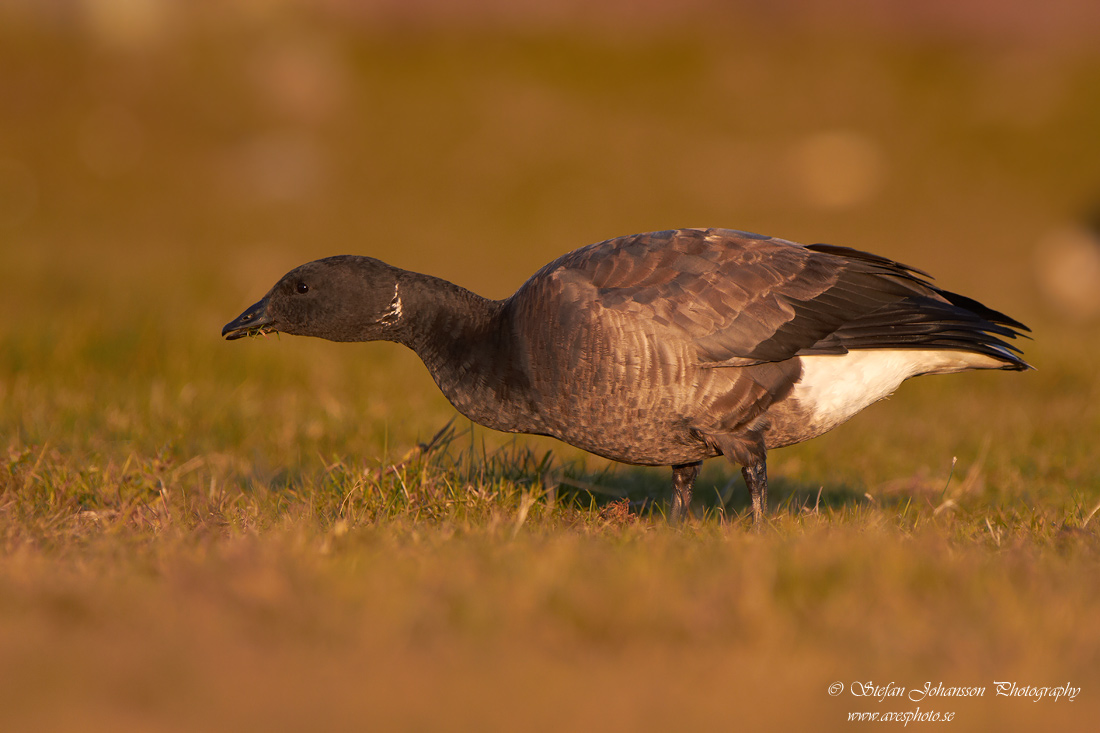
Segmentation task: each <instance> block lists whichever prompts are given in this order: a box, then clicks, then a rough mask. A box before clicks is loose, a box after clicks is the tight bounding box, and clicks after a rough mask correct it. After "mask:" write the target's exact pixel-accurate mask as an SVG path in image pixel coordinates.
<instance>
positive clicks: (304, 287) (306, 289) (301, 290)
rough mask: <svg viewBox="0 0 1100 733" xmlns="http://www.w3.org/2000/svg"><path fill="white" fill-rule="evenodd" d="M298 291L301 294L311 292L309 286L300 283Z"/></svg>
mask: <svg viewBox="0 0 1100 733" xmlns="http://www.w3.org/2000/svg"><path fill="white" fill-rule="evenodd" d="M297 290H298V292H299V293H308V292H309V286H308V285H306V284H305V283H304V282H301V281H299V282H298V287H297Z"/></svg>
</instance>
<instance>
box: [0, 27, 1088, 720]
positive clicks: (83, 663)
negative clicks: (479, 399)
mask: <svg viewBox="0 0 1100 733" xmlns="http://www.w3.org/2000/svg"><path fill="white" fill-rule="evenodd" d="M271 22H276V21H271ZM318 23H319V24H318V25H317V26H310V27H311V28H312V30H311V31H310V33H312V34H315V35H310V34H308V33H305V32H304V31H302V30H301V28H300V27H299V26H298V25H297V24H294V23H290V24H287V25H286V26H285V27H284V26H279V28H281V31H279V32H280V33H283V34H285V35H282V36H278V37H280V38H284V39H285V42H280V43H274V42H264V41H263V39H265V38H267V39H270V38H273V37H275V35H272V34H273V33H274V31H273V30H272V29H271V28H268V29H267V30H264V31H263V32H259V33H257V34H256V35H250V34H249V33H248V32H245V31H241V30H240V29H235V30H234V29H230V30H229V31H226V33H227V35H226V36H225V37H222V36H219V35H217V34H213V33H212V32H209V31H203V30H202V29H201V28H199V29H198V30H196V29H195V28H192V29H191V30H185V31H180V35H179V36H175V37H173V40H171V41H170V42H166V44H167V45H165V46H164V49H163V50H161V51H145V52H141V53H138V52H135V51H133V50H132V49H131V50H129V51H120V50H118V49H113V50H112V49H110V48H105V47H102V46H100V45H97V44H96V42H95V41H94V40H90V39H89V38H88V37H86V36H84V35H81V34H79V33H75V32H73V31H70V30H64V29H62V30H58V29H52V30H42V29H36V27H34V26H27V27H23V28H19V27H16V26H12V27H0V34H2V35H0V61H5V62H12V63H9V64H8V66H9V67H10V73H9V72H5V74H4V75H3V76H2V77H0V85H3V86H2V87H0V91H2V92H3V94H2V95H0V96H3V97H4V98H5V99H10V100H12V103H11V105H10V106H9V108H8V110H7V111H6V112H5V113H4V114H2V115H0V132H2V133H3V134H2V135H0V257H2V262H0V264H2V265H3V267H2V271H3V272H4V273H5V275H6V284H5V287H4V288H0V312H2V313H4V314H5V315H6V318H5V321H4V325H3V330H2V331H0V462H2V465H0V727H2V728H3V729H5V730H30V729H35V730H72V729H74V728H80V729H82V730H97V729H103V730H112V731H118V730H142V731H146V730H166V731H171V730H192V729H195V728H198V727H200V726H201V727H203V728H204V729H214V730H217V729H223V730H239V729H242V728H264V729H270V730H288V731H289V730H301V729H305V728H308V729H317V730H339V729H355V730H361V729H363V728H364V727H368V728H371V729H404V730H437V729H441V728H442V729H446V728H449V729H475V730H505V729H507V730H515V729H536V730H540V729H541V730H561V729H565V728H586V729H592V728H597V727H598V728H601V729H605V730H630V731H635V730H649V729H658V728H670V727H671V728H676V729H685V730H692V729H704V730H712V729H722V730H726V729H729V728H730V727H733V726H745V727H748V728H753V727H765V726H766V727H772V728H778V727H794V726H798V727H800V728H807V727H809V728H815V729H816V728H822V729H831V728H841V727H844V728H847V727H850V724H849V723H848V722H847V720H848V718H847V714H848V713H849V712H853V711H878V712H888V711H892V710H898V711H905V710H913V709H915V708H917V707H918V706H919V707H920V708H921V709H922V710H924V711H928V710H935V711H941V712H942V711H954V712H956V713H957V716H956V720H955V721H954V722H955V724H956V726H962V728H964V729H1004V728H1015V729H1023V728H1031V727H1038V726H1040V725H1042V726H1046V727H1051V728H1054V727H1057V728H1061V729H1067V730H1073V729H1078V730H1086V729H1088V725H1089V724H1090V722H1091V721H1092V720H1095V718H1096V714H1097V712H1098V711H1100V710H1098V703H1097V700H1098V699H1100V698H1098V697H1097V694H1096V691H1097V690H1100V672H1098V671H1097V670H1100V631H1098V629H1100V627H1098V626H1097V624H1096V622H1095V619H1096V618H1098V617H1100V585H1098V584H1097V583H1096V582H1095V581H1094V580H1093V579H1094V578H1095V577H1096V572H1097V569H1098V562H1097V561H1098V551H1100V510H1098V509H1097V507H1098V506H1100V458H1098V457H1097V453H1096V449H1095V446H1096V445H1097V444H1098V443H1100V391H1098V390H1100V387H1098V385H1100V379H1098V373H1097V369H1096V366H1095V365H1096V363H1098V357H1100V347H1098V344H1100V340H1098V338H1097V336H1100V332H1098V331H1097V326H1096V324H1095V323H1088V322H1077V321H1073V320H1072V319H1069V318H1067V317H1065V316H1063V315H1062V314H1059V313H1058V312H1057V311H1055V310H1054V309H1053V308H1052V306H1051V305H1050V304H1048V303H1046V302H1045V301H1044V300H1043V297H1042V295H1041V292H1040V291H1039V290H1038V289H1037V287H1036V286H1035V284H1034V281H1033V278H1032V273H1031V270H1032V269H1033V265H1032V263H1033V260H1032V256H1033V254H1032V253H1033V246H1034V243H1035V241H1036V240H1037V239H1038V238H1040V236H1041V235H1042V233H1043V232H1044V231H1046V230H1047V229H1049V228H1053V227H1056V226H1060V225H1062V224H1064V223H1065V222H1066V221H1067V219H1068V218H1069V217H1070V216H1072V215H1074V214H1075V213H1076V212H1077V211H1078V210H1079V208H1081V206H1082V205H1083V204H1085V203H1087V202H1088V200H1089V197H1090V196H1091V195H1094V194H1095V191H1094V189H1092V188H1090V187H1091V186H1094V185H1095V173H1096V171H1095V169H1089V168H1088V165H1087V162H1088V161H1089V160H1091V157H1090V156H1091V154H1092V153H1094V152H1095V149H1096V141H1095V130H1096V129H1100V106H1098V105H1097V101H1096V99H1097V98H1096V95H1095V94H1094V93H1093V90H1094V89H1095V86H1096V85H1095V83H1094V82H1095V81H1096V79H1097V78H1100V63H1098V59H1097V57H1096V56H1095V54H1094V53H1092V52H1085V51H1081V50H1079V49H1078V50H1076V51H1072V50H1061V49H1057V48H1047V47H1042V48H996V47H992V46H989V45H984V46H983V45H980V44H977V45H968V44H959V43H954V42H952V43H946V42H945V43H931V42H927V41H925V40H921V39H906V38H901V39H894V40H893V41H891V40H889V39H886V40H884V39H882V38H878V37H875V38H872V37H870V36H867V37H860V36H858V34H857V35H855V36H851V35H845V36H842V35H830V33H821V34H816V35H815V34H809V33H807V32H806V31H799V32H798V33H794V34H793V35H786V34H784V33H780V32H778V31H776V30H775V29H774V28H773V29H770V30H769V28H767V27H762V28H761V29H759V32H758V33H739V34H737V37H738V38H739V39H740V41H739V43H738V44H729V45H721V44H704V45H700V44H699V43H698V42H697V39H696V38H695V37H694V36H692V35H691V34H687V33H685V32H670V33H668V34H667V35H666V34H656V33H652V32H651V34H652V35H653V36H654V37H652V38H651V39H650V41H649V43H648V45H647V48H648V49H650V50H651V52H652V55H649V56H646V57H645V58H644V59H639V57H638V54H637V51H636V45H635V44H633V43H632V42H626V41H624V40H622V39H620V40H618V41H615V42H603V41H601V40H600V39H598V38H593V37H592V36H590V35H586V34H582V33H577V34H575V35H570V34H568V33H564V32H553V33H546V34H539V33H531V34H522V33H508V32H504V31H493V32H489V31H485V32H480V31H465V32H461V33H446V32H442V31H432V32H415V31H408V30H406V31H402V32H400V33H398V32H396V31H395V32H394V33H383V32H381V31H377V30H376V31H356V30H348V29H346V28H342V27H336V26H329V25H325V24H324V23H323V22H321V21H318ZM134 53H137V56H127V54H134ZM135 58H136V59H139V60H140V61H141V63H137V62H135ZM664 59H668V60H669V61H668V63H665V62H664ZM761 59H764V60H766V61H767V63H761ZM1020 68H1027V69H1030V71H1029V73H1028V74H1026V75H1023V76H1022V77H1020V78H1017V77H1016V76H1015V71H1014V70H1019V69H1020ZM311 75H313V76H311ZM303 78H305V79H314V81H316V79H317V78H323V79H326V80H327V81H326V82H325V83H324V84H320V85H319V86H317V85H314V86H311V85H310V84H305V85H304V87H302V88H298V87H295V84H296V83H299V82H301V79H303ZM272 79H274V80H275V81H274V82H273V81H272ZM288 79H289V80H290V81H288ZM295 79H297V80H298V82H295V81H294V80H295ZM280 80H281V81H280ZM326 85H328V86H326ZM315 87H316V88H315ZM287 88H290V89H291V91H290V92H287V91H286V90H287ZM294 89H297V90H298V91H297V92H294V91H293V90H294ZM303 89H304V91H303ZM311 89H312V90H313V91H310V90H311ZM318 89H320V91H318ZM326 90H327V91H326ZM296 94H301V95H305V96H304V97H298V96H295V95H296ZM310 94H319V95H321V96H319V97H310V96H309V95H310ZM325 95H329V96H325ZM303 98H304V99H306V101H305V102H303V101H302V99H303ZM1020 99H1026V100H1028V104H1027V109H1026V112H1027V114H1019V115H1018V114H1016V111H1018V110H1017V107H1018V105H1017V101H1018V100H1020ZM701 100H706V104H701ZM303 105H304V106H303ZM326 110H327V111H326ZM831 129H848V130H855V131H857V132H859V133H861V134H863V135H865V136H866V137H868V138H869V139H871V140H872V141H873V142H874V143H875V145H877V146H878V149H879V151H880V154H881V156H882V160H883V161H884V162H883V165H884V170H885V171H886V172H885V174H884V175H885V178H884V179H883V180H884V182H883V183H882V185H881V186H880V188H879V189H878V190H877V191H876V192H875V193H874V194H873V196H872V198H870V199H868V200H866V201H864V202H862V203H857V204H853V205H852V206H851V207H850V208H848V209H829V208H821V207H819V206H815V205H814V204H813V202H812V201H811V200H809V199H807V198H805V197H804V195H803V192H802V189H801V188H799V186H798V185H796V184H797V175H796V172H795V171H796V167H792V165H793V164H792V163H791V157H790V156H791V155H792V153H791V151H792V150H798V149H801V148H800V145H802V144H803V142H804V141H805V140H806V139H807V137H808V136H811V135H812V134H813V133H815V132H817V131H819V130H831ZM1082 161H1085V163H1082ZM288 171H289V173H288ZM28 181H30V183H27V182H28ZM681 224H687V225H692V224H703V225H710V224H716V225H729V226H738V227H745V228H748V229H754V230H759V231H766V232H768V233H773V234H778V235H781V236H787V237H791V238H795V239H800V240H804V241H818V240H820V239H827V240H829V241H834V242H837V243H844V244H850V245H853V246H858V247H862V248H866V249H872V250H875V251H879V252H882V253H883V254H887V255H891V256H895V257H897V258H899V259H900V260H902V261H905V262H910V263H912V264H914V265H916V266H919V267H922V268H926V269H928V270H930V271H932V272H933V273H935V274H936V275H937V276H938V277H939V278H940V282H941V283H943V285H944V286H946V287H949V288H952V289H959V290H961V291H963V292H966V293H967V294H969V295H972V296H975V297H978V298H980V299H981V300H983V301H986V302H988V303H989V304H990V305H992V306H994V307H997V308H1002V309H1004V310H1005V311H1006V312H1008V313H1010V314H1011V315H1013V316H1014V317H1018V318H1020V319H1021V320H1023V321H1025V322H1027V323H1029V324H1030V325H1032V326H1033V328H1034V329H1035V336H1036V338H1035V341H1034V342H1028V343H1027V344H1026V346H1025V352H1026V356H1027V358H1028V359H1029V361H1031V362H1032V363H1034V364H1035V365H1036V366H1037V367H1038V370H1037V371H1035V372H1029V373H1026V374H1008V373H1005V374H1001V373H996V374H967V375H958V376H952V377H941V378H935V379H925V380H914V381H913V382H912V383H910V384H906V385H905V386H904V387H903V388H902V389H901V390H900V391H899V393H898V394H897V395H896V396H894V397H893V398H891V399H890V400H888V401H886V402H884V403H882V404H879V405H876V406H874V407H872V408H870V409H868V410H867V411H866V412H865V413H864V414H862V415H860V416H859V417H857V418H855V419H854V420H853V421H852V422H851V423H850V424H847V425H845V426H843V427H841V428H839V429H838V430H836V431H834V432H832V433H830V434H829V435H826V436H823V437H822V438H819V439H817V440H814V441H811V442H809V443H807V444H804V445H801V446H795V447H793V448H790V449H784V450H781V451H776V452H774V453H773V455H772V456H771V457H770V465H769V469H770V476H771V481H772V483H771V488H772V491H771V500H772V507H771V508H772V512H773V517H772V520H771V521H770V522H769V525H768V527H767V528H766V530H765V531H764V532H762V533H754V532H751V531H749V519H748V511H747V509H748V502H747V497H746V496H745V491H744V488H743V486H742V484H741V482H740V479H739V477H738V476H737V472H736V471H735V470H733V469H732V468H731V467H729V466H726V465H724V464H723V463H722V462H721V461H711V462H709V463H708V464H707V465H706V466H705V468H704V472H703V474H702V475H701V477H700V480H699V484H698V488H697V501H696V504H695V507H694V509H695V514H696V517H695V518H694V519H693V520H692V521H690V522H688V523H687V524H686V525H684V526H682V527H670V526H668V524H667V523H666V522H665V520H664V516H663V512H664V511H665V510H666V509H667V501H668V492H669V489H670V486H669V483H670V482H669V476H668V471H667V469H640V468H633V467H625V466H609V465H607V464H606V463H603V462H600V461H597V460H594V459H591V458H585V457H584V456H583V455H582V454H580V453H578V452H576V451H574V450H572V449H570V448H568V447H567V446H563V445H561V444H560V443H556V442H554V441H550V440H547V439H538V438H526V437H520V438H514V437H512V436H502V435H499V434H494V433H491V432H489V431H486V430H483V429H481V428H473V427H471V426H470V425H469V423H468V422H465V421H464V420H462V419H461V418H459V419H457V420H454V421H453V422H452V419H453V418H454V413H453V410H452V409H451V408H450V406H449V405H447V403H446V402H445V400H444V399H443V398H442V397H441V396H440V395H439V394H438V391H437V390H436V389H435V387H434V385H433V384H432V383H431V380H430V378H429V377H428V375H427V374H426V373H425V371H424V370H423V368H422V367H421V366H420V365H419V362H418V361H417V360H416V358H415V356H414V355H412V354H411V353H409V352H407V351H404V350H402V349H400V348H399V347H396V346H393V345H390V344H371V345H360V344H330V343H325V342H319V341H312V340H306V339H295V338H291V337H283V338H274V337H271V338H267V339H245V340H240V341H235V342H233V343H230V344H227V343H225V342H222V341H221V340H220V339H219V338H218V332H219V329H220V328H221V326H222V324H224V323H225V322H227V321H228V320H230V319H231V318H233V317H234V316H236V315H237V314H238V313H239V312H240V311H241V309H243V308H244V307H245V306H247V305H248V304H249V303H252V302H254V301H255V300H256V299H257V298H258V297H259V296H260V295H262V293H263V292H265V291H266V289H267V288H268V287H270V285H271V283H272V282H274V280H275V279H276V278H277V277H279V276H280V275H282V274H283V272H285V271H286V270H288V269H290V268H291V267H293V266H295V265H297V264H300V263H301V262H303V261H306V260H308V259H312V258H315V257H320V256H324V255H329V254H335V253H338V252H343V251H347V252H360V253H365V254H372V255H376V256H379V257H382V258H383V259H387V260H388V261H391V262H393V263H394V264H397V265H401V266H405V267H410V268H417V269H422V270H426V271H430V272H432V273H433V274H437V275H441V276H445V277H448V278H450V279H453V280H455V281H457V282H460V283H461V284H464V285H468V286H470V287H472V288H473V289H475V290H477V291H478V292H482V293H484V294H486V295H492V296H503V295H505V294H507V293H508V292H510V291H511V289H512V288H513V287H514V286H516V285H518V283H520V282H521V281H522V280H523V279H524V278H525V277H526V276H527V275H529V274H530V273H531V272H533V271H534V270H535V269H536V268H537V267H539V266H541V265H542V264H543V263H545V262H546V261H548V260H549V259H551V258H552V257H553V256H555V255H557V254H560V253H561V252H562V251H564V250H565V249H568V248H570V247H572V246H574V245H579V244H583V243H586V242H589V241H596V240H598V239H602V238H604V237H606V236H612V235H615V234H623V233H627V232H633V231H641V230H646V229H652V228H663V227H667V226H674V225H681ZM487 263H488V264H487ZM490 264H491V266H489V265H490ZM854 680H860V681H874V682H876V683H878V684H882V685H885V684H887V683H888V682H893V683H894V684H895V685H903V686H905V687H907V688H912V687H921V686H923V684H924V682H926V681H931V682H932V684H933V685H935V684H936V683H937V682H941V681H942V682H943V683H944V685H947V686H950V685H985V686H987V687H991V686H992V682H993V681H994V680H1016V681H1017V682H1018V683H1019V684H1029V685H1040V686H1041V685H1055V684H1064V683H1066V682H1070V683H1072V685H1073V686H1075V687H1080V688H1081V692H1080V694H1079V696H1078V697H1077V698H1076V699H1075V700H1074V701H1073V702H1069V701H1065V700H1062V701H1058V702H1054V701H1050V700H1042V701H1040V702H1037V703H1033V702H1031V701H1029V700H1020V699H1007V698H1003V697H996V696H995V695H994V694H993V692H992V690H990V691H989V692H987V693H986V696H985V697H984V698H982V699H978V700H960V699H953V698H939V699H934V700H933V699H931V698H929V699H928V700H926V701H922V702H920V703H917V702H912V701H908V700H906V701H893V700H884V701H879V700H877V699H868V698H860V697H855V696H853V695H852V694H851V693H850V691H848V690H847V689H846V691H845V692H844V693H843V694H842V695H841V696H839V697H835V698H834V697H831V696H830V695H829V694H828V692H827V689H828V687H829V685H830V684H832V683H833V682H835V681H843V682H844V683H845V685H846V686H847V685H849V684H850V683H851V682H852V681H854Z"/></svg>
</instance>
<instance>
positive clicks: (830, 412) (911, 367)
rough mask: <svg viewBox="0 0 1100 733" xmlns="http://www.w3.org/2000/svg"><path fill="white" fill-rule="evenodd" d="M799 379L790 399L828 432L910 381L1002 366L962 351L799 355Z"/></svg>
mask: <svg viewBox="0 0 1100 733" xmlns="http://www.w3.org/2000/svg"><path fill="white" fill-rule="evenodd" d="M801 360H802V378H801V379H800V380H799V381H798V384H796V385H795V386H794V391H793V392H792V394H791V396H792V397H793V398H794V399H796V400H798V402H799V403H800V404H801V405H802V406H803V407H805V408H807V409H809V410H810V413H811V414H812V416H813V417H812V420H813V422H814V424H815V427H817V428H818V429H819V430H822V431H824V430H829V429H831V428H834V427H836V426H837V425H839V424H840V423H842V422H844V421H845V420H847V419H848V418H850V417H852V416H853V415H855V414H856V413H857V412H859V411H860V410H862V409H863V408H865V407H867V406H868V405H870V404H872V403H874V402H878V401H879V400H881V399H882V398H884V397H889V396H890V395H891V394H892V393H893V392H894V390H896V389H897V388H898V386H899V385H900V384H901V383H902V382H904V381H905V380H906V379H908V378H909V377H916V376H918V375H921V374H950V373H952V372H962V371H966V370H967V369H996V368H997V367H1001V366H1004V364H1005V362H1003V361H1001V360H999V359H994V358H993V357H991V356H984V355H982V354H972V353H969V352H966V351H918V350H912V349H868V350H857V351H850V352H848V353H847V354H841V355H838V356H803V357H801Z"/></svg>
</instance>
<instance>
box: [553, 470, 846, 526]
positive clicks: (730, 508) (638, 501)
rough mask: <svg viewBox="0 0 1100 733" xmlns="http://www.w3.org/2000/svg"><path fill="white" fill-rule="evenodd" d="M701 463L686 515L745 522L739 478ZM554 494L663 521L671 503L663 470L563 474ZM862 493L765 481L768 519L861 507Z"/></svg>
mask: <svg viewBox="0 0 1100 733" xmlns="http://www.w3.org/2000/svg"><path fill="white" fill-rule="evenodd" d="M709 463H710V462H708V463H705V464H704V466H703V470H702V471H701V472H700V474H699V478H698V479H697V480H696V482H695V491H694V493H693V496H692V502H691V513H692V515H693V516H695V517H702V518H707V517H725V518H732V519H735V518H737V517H742V516H745V517H747V516H751V514H752V502H751V500H750V497H749V491H748V488H747V487H746V486H745V480H744V479H743V478H742V476H741V472H740V471H738V470H737V469H735V468H734V467H733V466H731V465H729V464H726V463H724V462H723V461H722V460H721V459H715V460H714V464H715V465H713V466H712V465H709ZM558 494H559V496H560V497H561V499H562V500H564V501H568V502H572V503H573V504H574V505H576V506H595V507H598V508H599V507H603V506H606V505H607V504H611V503H613V502H621V501H623V500H624V499H625V500H627V501H628V502H629V506H630V510H631V511H632V512H634V513H637V514H639V515H642V516H646V515H652V516H667V515H668V512H669V507H670V506H671V502H672V472H671V469H669V468H668V467H646V466H630V465H625V464H623V465H611V466H608V467H607V468H605V469H603V470H600V471H584V470H580V471H575V472H571V471H569V470H568V469H567V470H566V471H565V472H564V475H563V476H561V478H560V479H559V489H558ZM866 501H867V499H866V496H865V493H864V491H862V490H860V489H858V488H856V487H853V486H849V485H845V484H836V485H825V484H814V485H810V484H806V483H804V482H800V481H794V480H791V479H787V478H783V477H770V478H769V479H768V504H769V507H770V511H771V512H772V513H776V512H778V513H799V512H801V511H803V510H804V509H805V510H808V511H812V510H814V509H815V508H817V509H819V510H824V509H832V510H839V509H845V508H847V507H852V506H857V505H860V504H864V503H866Z"/></svg>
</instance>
